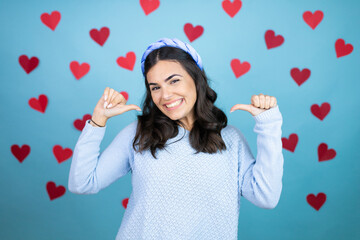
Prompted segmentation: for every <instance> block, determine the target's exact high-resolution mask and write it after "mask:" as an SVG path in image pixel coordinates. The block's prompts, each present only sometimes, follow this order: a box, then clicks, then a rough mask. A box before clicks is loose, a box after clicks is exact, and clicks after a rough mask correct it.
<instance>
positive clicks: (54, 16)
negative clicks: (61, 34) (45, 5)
mask: <svg viewBox="0 0 360 240" xmlns="http://www.w3.org/2000/svg"><path fill="white" fill-rule="evenodd" d="M40 19H41V21H42V22H43V23H44V24H45V26H47V27H49V28H50V29H51V30H53V31H54V30H55V28H56V26H57V25H58V24H59V22H60V19H61V14H60V12H58V11H53V12H52V13H51V15H49V14H48V13H43V14H41V16H40Z"/></svg>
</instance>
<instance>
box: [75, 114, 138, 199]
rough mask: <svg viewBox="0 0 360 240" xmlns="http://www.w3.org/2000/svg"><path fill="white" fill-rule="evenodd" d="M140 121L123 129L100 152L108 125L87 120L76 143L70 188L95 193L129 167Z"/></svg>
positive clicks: (76, 191) (79, 192)
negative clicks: (94, 123) (92, 123)
mask: <svg viewBox="0 0 360 240" xmlns="http://www.w3.org/2000/svg"><path fill="white" fill-rule="evenodd" d="M136 124H137V121H134V122H132V123H131V124H129V125H128V126H126V127H125V128H124V129H122V130H121V131H120V132H119V133H118V134H117V136H116V137H115V138H114V139H113V141H112V142H111V144H110V145H109V146H108V147H107V148H106V149H105V150H104V151H103V152H102V153H100V143H101V141H102V139H103V137H104V135H105V131H106V128H107V126H105V127H94V126H92V125H91V124H90V123H89V122H88V121H86V123H85V127H84V128H83V130H82V132H81V134H80V137H79V138H78V141H77V143H76V145H75V149H74V153H73V157H72V161H71V166H70V173H69V180H68V189H69V191H70V192H72V193H76V194H95V193H98V192H99V191H100V190H101V189H103V188H105V187H107V186H109V185H110V184H111V183H113V182H114V181H115V180H117V179H118V178H120V177H122V176H124V175H126V174H127V173H128V172H129V170H130V163H129V162H130V161H132V159H133V151H132V150H133V149H132V141H133V138H134V136H135V130H136Z"/></svg>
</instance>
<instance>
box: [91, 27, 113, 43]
mask: <svg viewBox="0 0 360 240" xmlns="http://www.w3.org/2000/svg"><path fill="white" fill-rule="evenodd" d="M109 35H110V29H109V28H108V27H103V28H101V29H100V31H98V30H97V29H95V28H93V29H91V30H90V37H91V38H92V39H93V40H94V41H95V42H97V43H98V44H99V45H100V46H103V45H104V43H105V42H106V40H107V39H108V37H109Z"/></svg>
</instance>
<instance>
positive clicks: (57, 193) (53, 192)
mask: <svg viewBox="0 0 360 240" xmlns="http://www.w3.org/2000/svg"><path fill="white" fill-rule="evenodd" d="M46 190H47V193H48V195H49V198H50V200H54V199H55V198H58V197H61V196H62V195H64V194H65V191H66V190H65V187H64V186H61V185H60V186H58V187H56V185H55V183H54V182H53V181H49V182H48V183H47V184H46Z"/></svg>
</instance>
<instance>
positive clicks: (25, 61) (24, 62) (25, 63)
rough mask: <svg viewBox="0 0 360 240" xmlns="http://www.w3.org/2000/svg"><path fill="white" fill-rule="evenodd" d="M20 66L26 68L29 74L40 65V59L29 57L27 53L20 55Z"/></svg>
mask: <svg viewBox="0 0 360 240" xmlns="http://www.w3.org/2000/svg"><path fill="white" fill-rule="evenodd" d="M19 63H20V66H21V67H22V68H23V69H24V70H25V72H26V73H27V74H29V73H30V72H31V71H32V70H34V69H35V68H36V67H37V66H38V65H39V59H38V58H37V57H32V58H30V60H29V58H28V56H26V55H21V56H20V57H19Z"/></svg>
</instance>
